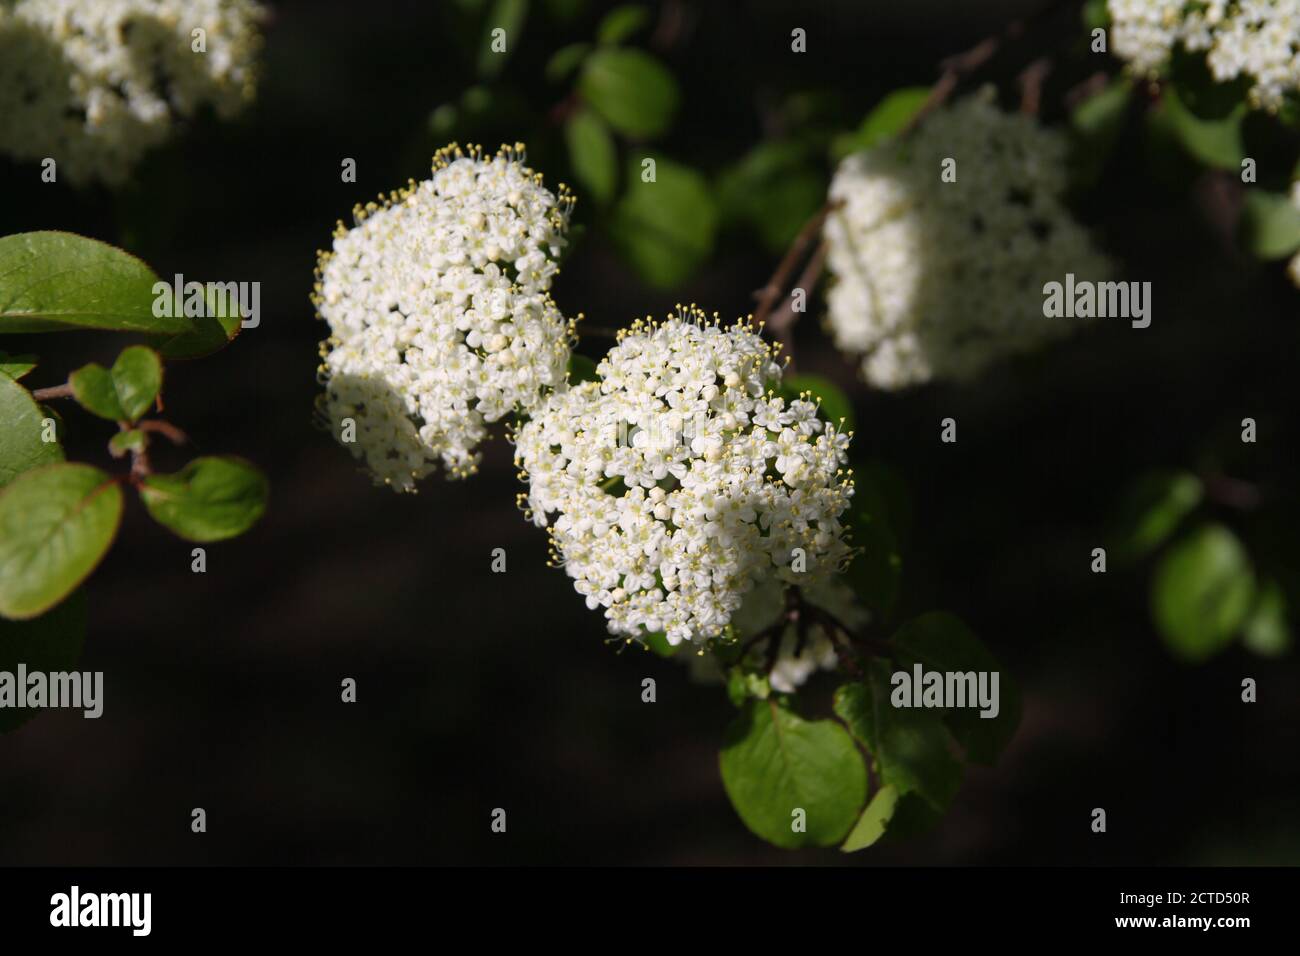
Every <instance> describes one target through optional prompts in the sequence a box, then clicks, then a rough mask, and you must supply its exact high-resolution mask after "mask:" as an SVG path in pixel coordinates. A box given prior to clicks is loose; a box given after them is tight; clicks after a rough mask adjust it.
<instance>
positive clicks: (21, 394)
mask: <svg viewBox="0 0 1300 956" xmlns="http://www.w3.org/2000/svg"><path fill="white" fill-rule="evenodd" d="M47 417H48V416H47V414H46V413H45V412H44V411H42V410H41V408H40V406H39V405H37V404H36V400H35V399H33V398H32V396H31V393H30V392H28V391H27V389H25V388H23V387H22V386H21V385H19V384H18V383H17V382H15V381H14V380H13V379H11V378H10V377H9V376H7V375H0V487H4V486H5V485H7V484H9V482H11V481H13V480H14V478H16V477H17V476H18V475H20V474H22V473H23V472H25V471H28V470H30V469H32V468H39V467H40V466H42V465H50V464H53V463H55V462H60V461H63V448H62V447H60V445H59V443H58V441H57V440H56V441H48V442H47V441H45V438H46V437H47V435H52V436H53V437H55V438H56V439H57V437H58V431H57V429H55V430H54V431H53V432H50V431H47V429H46V427H45V419H46V418H47Z"/></svg>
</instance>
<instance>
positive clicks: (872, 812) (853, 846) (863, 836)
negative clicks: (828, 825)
mask: <svg viewBox="0 0 1300 956" xmlns="http://www.w3.org/2000/svg"><path fill="white" fill-rule="evenodd" d="M897 803H898V791H897V790H896V789H895V788H894V787H891V786H884V787H881V788H880V789H879V790H877V791H876V793H875V795H874V796H873V797H872V798H871V800H870V801H868V803H867V808H866V809H865V810H863V811H862V816H861V817H859V818H858V822H857V823H856V824H854V825H853V829H852V830H851V831H850V832H849V835H848V837H847V838H846V839H845V840H844V845H843V846H841V847H840V849H841V850H843V851H844V852H845V853H856V852H857V851H858V850H865V849H866V848H867V847H869V846H871V845H872V844H873V843H875V842H876V841H877V840H879V839H880V838H881V837H882V836H884V835H885V828H886V827H887V826H889V820H890V818H891V817H892V816H893V815H894V807H895V805H897Z"/></svg>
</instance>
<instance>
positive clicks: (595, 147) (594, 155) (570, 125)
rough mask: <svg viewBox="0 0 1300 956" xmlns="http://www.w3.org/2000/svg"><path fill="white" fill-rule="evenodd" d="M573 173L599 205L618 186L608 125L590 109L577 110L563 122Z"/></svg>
mask: <svg viewBox="0 0 1300 956" xmlns="http://www.w3.org/2000/svg"><path fill="white" fill-rule="evenodd" d="M564 141H565V143H566V144H567V146H568V148H569V165H570V166H572V167H573V175H574V176H575V177H576V178H577V180H578V182H579V183H581V184H582V185H583V186H584V187H586V189H587V191H588V192H589V193H590V194H591V197H592V198H593V199H595V200H596V202H598V203H599V204H601V205H602V206H603V205H604V204H605V203H607V202H609V201H610V200H611V199H613V198H614V190H615V188H616V187H617V186H618V151H617V149H615V147H614V139H613V137H612V136H610V134H609V127H607V126H606V125H605V122H604V120H602V119H601V118H600V117H599V116H597V115H596V114H595V113H593V112H592V111H591V110H586V109H580V110H578V111H576V112H575V113H574V114H573V115H572V116H570V117H569V119H568V121H567V122H566V123H565V124H564Z"/></svg>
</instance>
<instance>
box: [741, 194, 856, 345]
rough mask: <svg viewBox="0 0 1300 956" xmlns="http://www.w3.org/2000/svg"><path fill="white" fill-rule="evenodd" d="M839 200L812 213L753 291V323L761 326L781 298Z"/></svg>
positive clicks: (829, 202) (832, 201)
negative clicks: (767, 274) (758, 286)
mask: <svg viewBox="0 0 1300 956" xmlns="http://www.w3.org/2000/svg"><path fill="white" fill-rule="evenodd" d="M839 203H840V201H839V200H828V201H827V202H826V203H825V204H824V205H823V206H822V207H821V208H820V209H818V210H817V211H816V212H815V213H813V215H812V218H810V219H809V220H808V221H807V222H806V223H804V224H803V228H802V229H800V230H799V234H798V235H797V236H795V237H794V242H792V243H790V248H789V249H787V250H786V252H785V255H784V256H783V257H782V258H781V262H780V263H779V264H778V265H777V267H776V272H774V273H772V278H770V279H768V280H767V284H766V285H764V286H763V287H762V288H761V289H758V290H756V291H755V292H754V297H755V298H757V299H758V306H757V307H756V308H755V309H754V315H753V323H754V325H756V326H762V325H763V324H764V323H765V322H766V321H767V317H768V315H769V314H771V312H772V309H773V307H775V305H776V303H777V301H778V300H779V299H780V298H781V293H782V292H784V291H785V289H786V286H787V284H788V283H789V281H790V276H791V275H793V274H794V270H795V267H796V266H798V265H799V261H800V260H801V259H802V258H803V256H804V254H805V253H806V252H807V249H808V245H809V244H810V243H811V242H812V241H813V238H814V237H816V236H817V235H818V234H819V233H820V232H821V228H822V223H823V222H825V221H826V217H827V216H828V215H830V212H831V210H832V209H835V208H836V207H838V206H839Z"/></svg>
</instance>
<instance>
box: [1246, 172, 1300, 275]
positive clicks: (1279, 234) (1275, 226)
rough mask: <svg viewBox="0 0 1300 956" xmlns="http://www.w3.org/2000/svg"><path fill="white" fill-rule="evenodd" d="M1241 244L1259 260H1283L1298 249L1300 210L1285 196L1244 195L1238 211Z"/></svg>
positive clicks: (1257, 192)
mask: <svg viewBox="0 0 1300 956" xmlns="http://www.w3.org/2000/svg"><path fill="white" fill-rule="evenodd" d="M1241 243H1242V246H1243V247H1244V248H1245V249H1246V250H1247V251H1248V252H1249V253H1250V254H1251V255H1253V256H1255V257H1257V258H1259V259H1266V260H1272V259H1285V258H1288V257H1289V256H1291V255H1293V254H1294V253H1295V252H1296V250H1298V249H1300V209H1297V208H1296V207H1295V206H1294V205H1292V203H1291V197H1289V196H1287V195H1286V194H1285V193H1270V192H1265V191H1264V190H1262V189H1250V190H1247V192H1246V199H1245V204H1244V205H1243V206H1242V210H1241Z"/></svg>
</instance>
